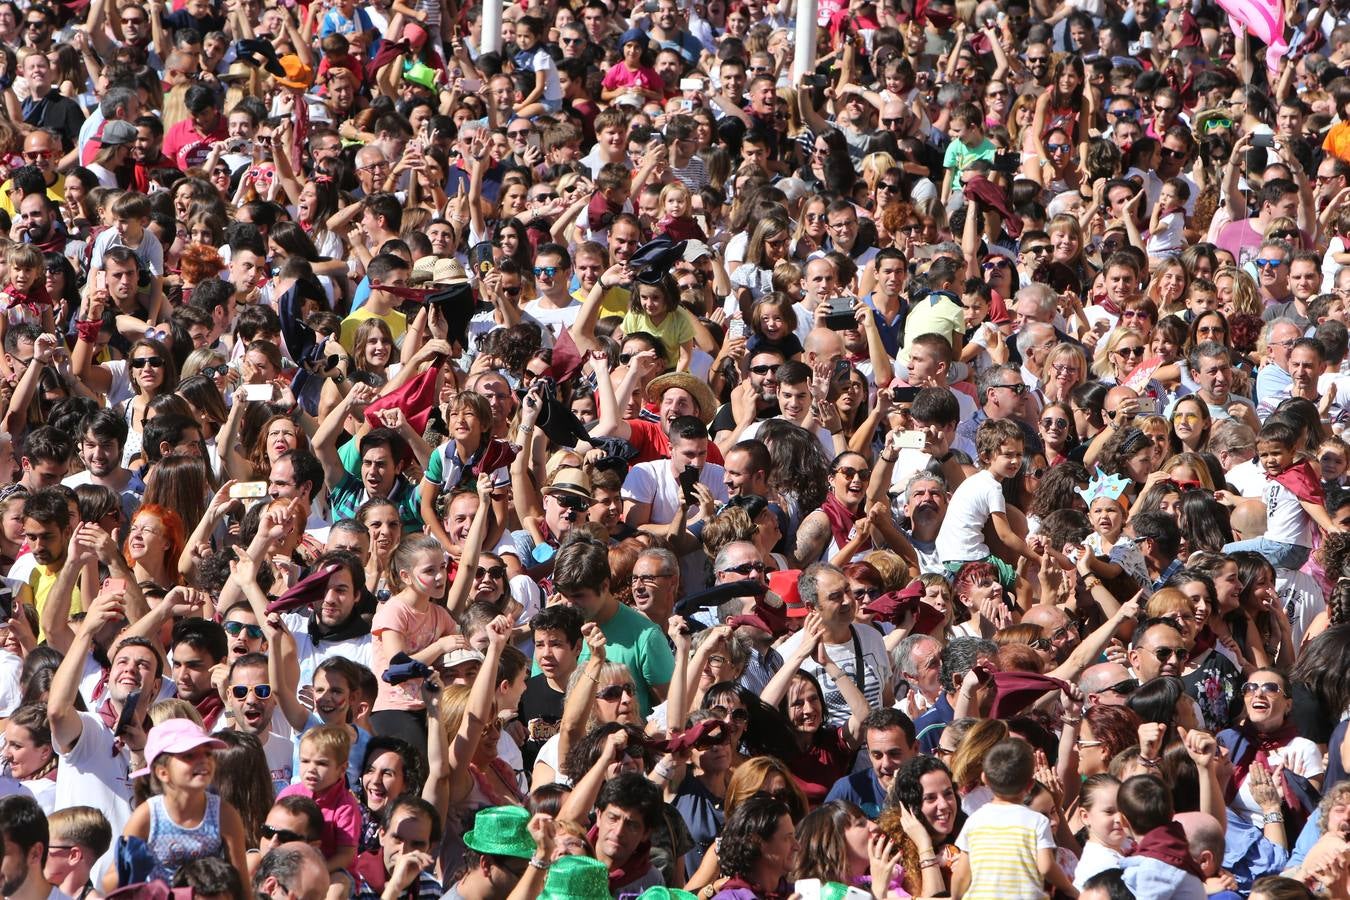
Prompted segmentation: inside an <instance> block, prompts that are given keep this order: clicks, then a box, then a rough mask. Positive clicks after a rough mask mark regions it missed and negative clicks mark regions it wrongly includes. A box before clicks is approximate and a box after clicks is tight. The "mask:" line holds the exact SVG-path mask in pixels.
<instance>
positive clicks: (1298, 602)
mask: <svg viewBox="0 0 1350 900" xmlns="http://www.w3.org/2000/svg"><path fill="white" fill-rule="evenodd" d="M1275 595H1276V596H1277V597H1279V598H1280V602H1281V603H1283V604H1284V611H1285V613H1286V614H1287V615H1288V616H1289V623H1290V624H1291V625H1292V626H1293V631H1294V646H1295V647H1297V646H1299V645H1300V644H1302V643H1303V635H1304V633H1305V632H1307V630H1308V626H1309V625H1311V624H1312V620H1313V619H1315V618H1317V614H1318V613H1320V612H1321V611H1322V610H1324V609H1326V608H1327V602H1326V597H1325V596H1323V594H1322V586H1321V585H1320V584H1318V583H1317V579H1316V578H1313V577H1312V576H1311V575H1309V574H1307V573H1306V572H1292V571H1290V570H1289V569H1276V570H1275Z"/></svg>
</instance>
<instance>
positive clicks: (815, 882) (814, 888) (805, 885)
mask: <svg viewBox="0 0 1350 900" xmlns="http://www.w3.org/2000/svg"><path fill="white" fill-rule="evenodd" d="M792 890H793V891H795V892H796V894H797V896H798V897H800V898H801V900H820V879H819V878H798V879H797V883H796V884H794V885H793V886H792Z"/></svg>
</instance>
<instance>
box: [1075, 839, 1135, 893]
mask: <svg viewBox="0 0 1350 900" xmlns="http://www.w3.org/2000/svg"><path fill="white" fill-rule="evenodd" d="M1122 858H1123V857H1122V854H1120V853H1119V852H1117V851H1115V850H1112V849H1111V848H1110V847H1108V846H1106V845H1105V844H1099V843H1097V842H1096V841H1091V840H1090V841H1088V842H1087V843H1086V844H1084V845H1083V855H1082V856H1081V857H1079V858H1078V868H1077V869H1075V870H1074V873H1073V886H1074V887H1076V888H1078V889H1079V890H1080V891H1081V890H1082V889H1083V882H1085V881H1087V880H1088V879H1089V878H1091V877H1092V876H1093V875H1096V874H1097V873H1098V872H1105V871H1106V870H1107V869H1119V868H1120V860H1121V859H1122Z"/></svg>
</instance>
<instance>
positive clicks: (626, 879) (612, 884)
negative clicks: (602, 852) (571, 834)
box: [586, 827, 652, 896]
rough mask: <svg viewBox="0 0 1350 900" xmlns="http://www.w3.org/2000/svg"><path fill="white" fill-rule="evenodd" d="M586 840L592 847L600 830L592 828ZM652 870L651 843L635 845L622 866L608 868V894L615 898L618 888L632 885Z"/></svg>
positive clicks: (598, 837)
mask: <svg viewBox="0 0 1350 900" xmlns="http://www.w3.org/2000/svg"><path fill="white" fill-rule="evenodd" d="M586 839H587V840H589V841H590V842H591V846H592V847H594V846H595V844H596V841H598V840H599V839H600V829H599V828H598V827H596V828H592V829H591V830H590V831H589V832H587V834H586ZM651 870H652V842H651V841H643V842H642V843H640V844H638V845H637V849H635V850H634V851H633V855H632V856H630V857H628V861H627V862H625V863H624V864H623V865H622V866H613V865H612V866H610V868H609V892H610V893H611V894H614V895H615V896H617V895H618V893H619V888H621V887H623V886H624V885H626V884H632V883H633V882H634V881H636V880H638V879H639V878H641V877H642V876H643V875H646V874H647V873H648V872H650V871H651Z"/></svg>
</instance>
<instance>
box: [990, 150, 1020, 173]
mask: <svg viewBox="0 0 1350 900" xmlns="http://www.w3.org/2000/svg"><path fill="white" fill-rule="evenodd" d="M1020 168H1022V158H1021V154H1020V153H995V154H994V171H995V172H1002V173H1003V174H1004V175H1015V174H1017V170H1018V169H1020Z"/></svg>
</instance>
